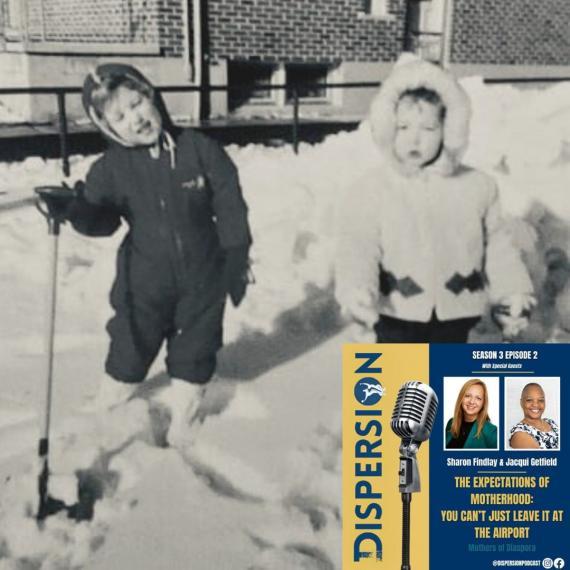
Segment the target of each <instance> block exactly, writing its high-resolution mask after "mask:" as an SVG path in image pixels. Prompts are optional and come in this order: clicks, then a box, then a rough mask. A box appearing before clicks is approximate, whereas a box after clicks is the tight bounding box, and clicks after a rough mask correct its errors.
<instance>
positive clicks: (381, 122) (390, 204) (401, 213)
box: [335, 61, 532, 322]
mask: <svg viewBox="0 0 570 570" xmlns="http://www.w3.org/2000/svg"><path fill="white" fill-rule="evenodd" d="M419 87H425V88H428V89H432V90H434V91H435V92H437V93H438V94H439V95H440V97H441V98H442V101H443V104H444V106H445V108H446V117H445V123H444V135H443V149H442V152H441V154H440V156H439V158H438V159H437V160H436V161H435V162H434V163H433V164H430V165H428V166H426V167H423V168H419V169H409V168H405V167H404V166H403V165H402V164H401V163H400V162H399V161H398V160H397V159H396V157H395V156H394V153H393V141H394V137H395V132H396V107H397V104H398V101H399V99H400V97H401V95H402V94H403V93H404V92H405V91H407V90H409V89H415V88H419ZM469 118H470V104H469V99H468V96H467V94H466V93H465V91H464V90H463V89H462V87H461V86H460V85H459V83H458V82H457V81H456V80H455V79H454V78H453V76H452V75H450V74H449V73H448V72H446V71H444V70H442V69H441V68H439V67H436V66H435V65H432V64H430V63H427V62H424V61H413V62H410V63H404V64H400V65H396V67H395V68H394V70H393V72H392V73H391V75H390V76H389V77H388V79H387V80H386V81H385V82H384V84H383V85H382V87H381V89H380V91H379V93H378V95H377V96H376V98H375V99H374V101H373V102H372V106H371V111H370V125H371V129H372V135H373V138H374V141H375V143H376V144H377V146H378V147H379V149H380V156H379V160H378V166H377V167H376V168H374V169H373V170H371V171H369V172H367V173H366V174H365V175H364V176H363V177H362V178H361V179H360V180H359V181H358V183H357V184H355V185H354V186H353V187H352V188H350V189H349V192H348V193H347V195H346V197H345V199H344V200H343V201H342V204H341V208H340V210H339V216H338V228H339V229H338V243H337V257H336V268H335V273H336V275H335V280H336V297H337V300H338V301H339V303H340V305H341V306H342V307H343V308H345V309H348V312H349V313H350V307H351V301H353V299H355V298H359V299H362V298H363V297H364V298H365V299H367V302H369V304H370V309H371V310H375V311H377V314H378V313H379V314H384V315H389V316H392V317H396V318H399V319H403V320H408V321H420V322H427V321H429V320H430V318H431V315H432V312H433V311H434V309H435V312H436V315H437V317H438V318H439V319H440V320H449V319H458V318H464V317H473V316H479V315H481V314H482V312H483V311H484V307H485V305H486V303H487V299H488V297H490V299H491V301H492V302H498V301H500V300H501V299H503V298H504V297H506V296H508V295H511V294H515V293H530V292H532V285H531V282H530V279H529V277H528V273H527V271H526V268H525V266H524V264H523V262H522V260H521V258H520V254H519V252H518V251H517V250H516V249H515V248H514V246H513V245H512V243H511V239H510V236H509V235H508V232H507V231H506V230H505V227H504V224H503V223H502V220H501V212H500V206H499V200H498V190H497V187H496V184H495V182H494V181H493V179H492V178H490V177H489V176H487V175H486V174H484V173H482V172H480V171H477V170H475V169H473V168H469V167H467V166H464V165H462V164H461V162H460V158H461V156H462V154H463V152H464V150H465V148H466V146H467V141H468V127H469Z"/></svg>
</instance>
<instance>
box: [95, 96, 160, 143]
mask: <svg viewBox="0 0 570 570" xmlns="http://www.w3.org/2000/svg"><path fill="white" fill-rule="evenodd" d="M103 117H104V119H105V120H106V121H107V123H108V124H109V126H110V127H111V128H112V129H113V131H115V133H117V135H118V136H119V137H120V138H121V139H123V140H125V141H127V142H128V143H130V144H132V145H133V146H147V145H153V144H155V143H156V142H157V141H158V139H159V137H160V133H161V132H162V119H161V117H160V114H159V112H158V110H157V109H156V107H155V106H154V104H153V102H152V101H151V100H150V99H149V98H148V97H147V96H146V95H143V94H142V93H139V92H138V91H135V90H133V89H129V88H128V87H125V86H124V85H121V86H119V87H118V88H117V90H116V91H115V92H114V94H113V97H111V98H110V99H109V101H108V102H107V103H106V105H105V106H104V108H103Z"/></svg>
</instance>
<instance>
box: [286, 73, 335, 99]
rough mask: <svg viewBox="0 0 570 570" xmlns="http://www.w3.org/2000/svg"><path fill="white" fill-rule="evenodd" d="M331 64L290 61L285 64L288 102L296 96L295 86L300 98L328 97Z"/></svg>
mask: <svg viewBox="0 0 570 570" xmlns="http://www.w3.org/2000/svg"><path fill="white" fill-rule="evenodd" d="M328 74H329V66H328V65H322V64H309V63H289V64H286V65H285V81H286V84H287V98H286V101H287V103H290V102H291V101H292V100H293V97H294V88H295V87H296V88H297V94H298V96H299V98H300V99H320V100H323V99H326V98H327V89H326V87H325V86H324V84H325V83H326V82H327V77H328Z"/></svg>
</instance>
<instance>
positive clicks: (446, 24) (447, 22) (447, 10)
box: [440, 0, 454, 69]
mask: <svg viewBox="0 0 570 570" xmlns="http://www.w3.org/2000/svg"><path fill="white" fill-rule="evenodd" d="M453 8H454V7H453V0H445V6H444V12H443V14H444V16H443V34H442V38H441V56H440V58H441V66H442V67H443V68H444V69H449V65H450V63H451V42H452V33H453Z"/></svg>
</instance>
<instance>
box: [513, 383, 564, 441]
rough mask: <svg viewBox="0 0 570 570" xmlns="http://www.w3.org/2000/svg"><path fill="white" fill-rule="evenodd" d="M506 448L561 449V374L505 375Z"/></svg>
mask: <svg viewBox="0 0 570 570" xmlns="http://www.w3.org/2000/svg"><path fill="white" fill-rule="evenodd" d="M504 433H505V449H507V450H527V451H528V450H535V451H549V450H552V451H557V450H558V449H560V378H558V377H544V378H518V377H517V378H511V377H507V378H505V429H504Z"/></svg>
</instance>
